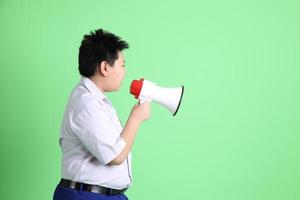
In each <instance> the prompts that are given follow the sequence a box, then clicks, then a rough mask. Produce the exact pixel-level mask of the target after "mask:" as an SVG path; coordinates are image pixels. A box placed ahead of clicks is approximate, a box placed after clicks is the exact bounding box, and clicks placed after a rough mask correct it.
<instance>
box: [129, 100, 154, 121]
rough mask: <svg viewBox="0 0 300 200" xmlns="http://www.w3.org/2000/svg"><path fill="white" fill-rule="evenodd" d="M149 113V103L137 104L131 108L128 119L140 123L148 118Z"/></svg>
mask: <svg viewBox="0 0 300 200" xmlns="http://www.w3.org/2000/svg"><path fill="white" fill-rule="evenodd" d="M150 113H151V103H150V102H149V101H144V102H143V103H137V104H136V105H134V106H133V108H132V110H131V113H130V116H129V117H130V118H132V119H134V120H136V121H138V122H140V123H142V122H144V121H146V120H147V119H149V118H150Z"/></svg>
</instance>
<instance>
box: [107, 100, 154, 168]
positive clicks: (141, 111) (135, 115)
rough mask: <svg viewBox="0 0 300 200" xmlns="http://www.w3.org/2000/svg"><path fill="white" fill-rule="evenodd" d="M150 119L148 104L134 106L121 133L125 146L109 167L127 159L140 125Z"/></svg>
mask: <svg viewBox="0 0 300 200" xmlns="http://www.w3.org/2000/svg"><path fill="white" fill-rule="evenodd" d="M149 117H150V103H149V102H144V103H142V104H138V105H135V106H134V107H133V109H132V111H131V113H130V116H129V117H128V120H127V122H126V125H125V127H124V129H123V131H122V133H121V138H122V139H123V140H124V141H125V142H126V146H125V147H124V149H123V150H122V151H121V153H120V154H119V155H118V156H117V157H115V158H114V159H113V160H112V161H111V162H110V163H109V165H120V164H122V163H123V162H124V160H125V159H126V158H127V156H128V154H129V152H130V151H131V148H132V146H133V143H134V140H135V137H136V135H137V133H138V129H139V127H140V125H141V124H142V123H143V122H144V121H145V120H147V119H148V118H149Z"/></svg>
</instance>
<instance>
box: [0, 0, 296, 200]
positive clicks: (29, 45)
mask: <svg viewBox="0 0 300 200" xmlns="http://www.w3.org/2000/svg"><path fill="white" fill-rule="evenodd" d="M299 10H300V3H299V1H297V0H282V1H277V0H275V1H273V0H272V1H271V0H267V1H262V0H247V1H238V0H227V1H225V0H224V1H222V0H199V1H196V0H194V1H193V0H186V1H158V0H151V1H150V0H147V1H71V0H70V1H58V0H56V1H37V0H29V1H15V0H12V1H8V0H1V1H0V25H1V31H0V49H1V51H0V73H1V78H0V87H1V98H0V108H1V118H0V131H1V146H0V148H1V149H0V156H1V165H0V172H1V182H0V196H1V197H0V198H1V199H5V200H15V199H24V200H25V199H26V200H40V199H52V193H53V191H54V189H55V186H56V184H57V183H58V181H59V179H60V156H61V154H60V148H59V145H58V137H59V130H60V123H61V119H62V114H63V112H64V108H65V105H66V102H67V99H68V96H69V94H70V91H71V90H72V88H73V87H74V86H75V84H76V83H77V82H78V81H79V80H80V76H79V73H78V70H77V66H78V65H77V58H78V48H79V45H80V42H81V39H82V37H83V35H84V34H86V33H89V32H90V31H91V30H95V29H97V28H104V29H106V30H109V31H111V32H113V33H115V34H117V35H119V36H121V37H122V38H123V39H125V40H126V41H128V42H129V44H130V49H129V50H126V51H125V52H124V53H125V58H126V67H127V77H126V79H125V82H124V83H123V86H122V88H121V90H120V91H119V92H114V93H111V94H107V95H108V97H109V98H110V99H111V100H112V102H113V104H114V106H115V108H116V109H117V110H118V113H119V116H120V118H121V121H122V123H123V125H124V123H125V122H126V119H127V117H128V114H129V112H130V110H131V108H132V106H133V105H134V104H135V102H136V100H135V99H134V98H133V97H132V96H131V95H130V94H129V85H130V83H131V81H132V80H133V79H138V78H141V77H145V78H146V79H148V80H151V81H154V82H156V83H157V84H159V85H161V86H165V87H177V86H180V85H184V86H185V94H184V98H183V101H182V105H181V108H180V110H179V112H178V114H177V116H176V117H172V116H171V113H170V112H169V111H168V110H166V109H165V108H163V107H161V106H159V105H158V104H155V103H153V104H152V113H151V118H150V119H149V120H148V121H146V122H145V123H144V124H143V125H142V127H141V128H140V131H139V134H138V137H137V139H136V142H135V145H134V148H133V178H134V183H133V186H132V188H131V189H130V190H129V191H128V193H127V194H128V197H129V198H130V199H136V200H141V199H142V200H153V199H156V200H160V199H161V200H165V199H173V200H177V199H178V200H179V199H199V200H200V199H205V200H298V199H300V189H299V187H300V171H299V169H300V145H299V143H300V135H299V133H300V131H299V128H300V125H299V119H300V115H299V111H300V109H299V106H300V101H299V100H300V89H299V87H300V70H299V66H300V39H299V38H300V37H299V35H300V28H299V21H300V12H299Z"/></svg>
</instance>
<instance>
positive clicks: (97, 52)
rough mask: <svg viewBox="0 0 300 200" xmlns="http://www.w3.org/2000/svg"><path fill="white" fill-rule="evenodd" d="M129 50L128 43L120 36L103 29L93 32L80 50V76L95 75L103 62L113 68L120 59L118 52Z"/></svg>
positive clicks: (82, 42) (83, 41) (83, 42)
mask: <svg viewBox="0 0 300 200" xmlns="http://www.w3.org/2000/svg"><path fill="white" fill-rule="evenodd" d="M128 48H129V45H128V43H127V42H126V41H123V40H121V38H120V37H119V36H116V35H114V34H112V33H110V32H108V31H105V30H102V29H98V30H95V31H94V32H93V31H91V32H90V35H84V37H83V39H82V41H81V45H80V48H79V56H78V61H79V66H78V69H79V72H80V74H81V75H82V76H85V77H90V76H92V75H94V74H95V73H96V71H97V67H98V65H99V64H100V63H101V62H102V61H107V62H108V63H109V65H111V66H112V65H113V64H114V62H115V61H116V60H117V59H118V51H122V50H123V49H128Z"/></svg>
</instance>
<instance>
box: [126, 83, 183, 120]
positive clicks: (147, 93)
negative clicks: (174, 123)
mask: <svg viewBox="0 0 300 200" xmlns="http://www.w3.org/2000/svg"><path fill="white" fill-rule="evenodd" d="M183 91H184V87H183V86H181V87H177V88H165V87H160V86H158V85H156V84H155V83H154V82H151V81H148V80H145V79H143V78H142V79H140V80H133V81H132V82H131V85H130V93H131V94H132V95H134V96H135V98H136V99H139V100H140V103H143V102H144V101H152V100H153V101H155V102H157V103H159V104H160V105H162V106H164V107H166V108H167V109H168V110H170V111H171V113H172V115H173V116H175V115H176V113H177V111H178V109H179V107H180V103H181V100H182V97H183Z"/></svg>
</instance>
